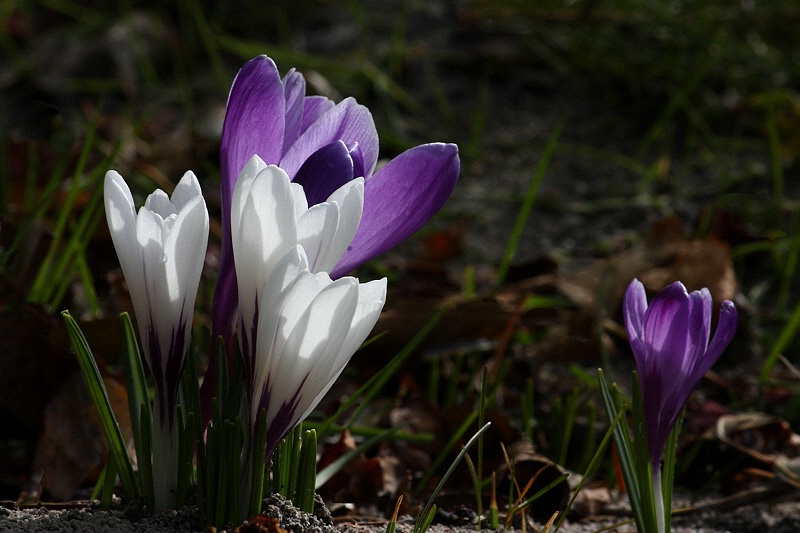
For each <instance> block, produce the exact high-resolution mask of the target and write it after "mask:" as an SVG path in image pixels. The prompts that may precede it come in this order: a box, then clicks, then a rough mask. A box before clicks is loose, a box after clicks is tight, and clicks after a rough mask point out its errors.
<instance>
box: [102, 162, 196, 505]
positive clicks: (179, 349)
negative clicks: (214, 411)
mask: <svg viewBox="0 0 800 533" xmlns="http://www.w3.org/2000/svg"><path fill="white" fill-rule="evenodd" d="M104 197H105V207H106V218H107V220H108V228H109V230H110V231H111V239H112V241H113V242H114V248H116V250H117V256H118V257H119V262H120V265H121V266H122V272H123V274H124V275H125V280H126V281H127V283H128V289H129V292H130V295H131V301H132V302H133V310H134V312H135V314H136V318H137V323H138V325H139V335H140V338H141V342H142V347H143V352H144V357H145V360H146V362H147V366H148V368H149V369H150V372H151V373H152V375H153V382H154V384H155V388H156V397H155V409H154V417H155V423H154V426H153V444H152V449H153V475H154V485H155V487H154V488H155V495H156V507H157V508H158V509H167V508H170V507H172V504H173V503H174V498H175V494H174V490H175V487H176V483H177V468H178V464H177V439H176V436H177V433H176V427H175V416H176V415H175V408H176V402H177V394H178V385H179V382H180V378H181V373H182V371H183V363H184V360H185V358H186V353H187V350H188V348H189V338H190V335H191V325H192V318H193V316H194V303H195V298H196V297H197V287H198V284H199V283H200V274H201V272H202V269H203V262H204V259H205V253H206V244H207V241H208V227H209V223H208V211H207V210H206V204H205V201H204V200H203V196H202V193H201V190H200V184H199V182H198V181H197V178H196V177H195V175H194V174H193V173H192V172H191V171H190V172H187V173H186V174H185V175H184V176H183V178H182V179H181V180H180V182H179V183H178V185H177V186H176V187H175V190H174V192H173V193H172V197H171V198H170V197H169V196H167V194H166V193H164V191H162V190H156V191H155V192H154V193H153V194H151V195H150V196H148V197H147V200H146V201H145V204H144V206H143V207H142V208H141V209H139V213H138V214H137V213H136V209H135V207H134V203H133V197H132V196H131V192H130V189H129V188H128V185H127V184H126V183H125V181H124V180H123V179H122V176H120V175H119V174H118V173H117V172H115V171H113V170H112V171H109V172H108V173H107V174H106V177H105V185H104Z"/></svg>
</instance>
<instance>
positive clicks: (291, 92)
mask: <svg viewBox="0 0 800 533" xmlns="http://www.w3.org/2000/svg"><path fill="white" fill-rule="evenodd" d="M283 94H284V98H285V100H286V126H285V131H284V134H283V149H282V150H281V153H282V154H283V153H286V151H287V150H288V149H289V147H291V146H292V145H293V144H294V142H295V141H296V140H297V138H298V137H300V134H301V133H302V131H301V127H302V121H303V107H304V103H305V96H306V80H305V78H303V75H302V74H300V73H299V72H297V71H296V70H295V69H291V70H290V71H289V72H287V73H286V76H284V78H283Z"/></svg>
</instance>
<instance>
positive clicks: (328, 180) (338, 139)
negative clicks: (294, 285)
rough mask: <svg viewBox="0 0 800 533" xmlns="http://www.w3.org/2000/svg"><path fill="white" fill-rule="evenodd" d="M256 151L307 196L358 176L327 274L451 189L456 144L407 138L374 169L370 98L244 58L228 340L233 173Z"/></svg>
mask: <svg viewBox="0 0 800 533" xmlns="http://www.w3.org/2000/svg"><path fill="white" fill-rule="evenodd" d="M253 155H257V156H259V158H261V160H262V161H263V162H264V163H266V164H267V165H277V166H278V167H280V168H281V169H283V171H284V172H285V173H286V174H287V175H288V176H289V179H290V180H291V181H292V182H293V183H298V184H300V185H302V186H303V189H304V191H305V194H306V199H307V201H308V204H309V205H314V204H318V203H321V202H324V201H325V199H326V198H328V197H330V195H331V194H332V193H333V192H334V191H336V190H337V189H339V188H340V187H342V186H343V185H344V184H346V183H347V182H349V181H352V180H354V179H356V178H359V177H363V178H364V208H363V209H364V211H363V216H362V222H361V224H360V225H359V227H358V228H357V230H356V232H355V234H354V235H353V240H352V242H351V243H350V244H349V245H348V247H347V249H346V250H345V251H344V253H343V254H342V255H341V256H340V257H339V258H338V259H337V262H336V264H335V265H333V266H331V267H330V270H329V272H330V274H331V277H333V278H338V277H341V276H342V275H344V274H346V273H348V272H350V271H351V270H353V269H354V268H356V267H357V266H359V265H361V264H362V263H364V262H365V261H367V260H368V259H370V258H372V257H375V256H376V255H378V254H381V253H383V252H385V251H387V250H389V249H390V248H392V247H394V246H396V245H397V244H399V243H400V242H402V241H403V240H405V239H406V238H407V237H408V236H409V235H411V234H412V233H414V232H415V231H417V230H418V229H419V228H420V227H422V225H423V224H425V223H426V222H427V221H428V220H429V219H430V218H431V217H432V216H433V215H434V214H435V213H436V212H437V211H438V210H439V209H440V208H441V207H442V205H443V204H444V202H445V201H446V200H447V198H448V197H449V196H450V193H451V192H452V191H453V188H454V187H455V184H456V181H457V180H458V174H459V168H460V163H459V158H458V148H457V147H456V145H454V144H443V143H432V144H423V145H420V146H417V147H415V148H411V149H409V150H407V151H405V152H403V153H401V154H400V155H398V156H397V157H395V158H394V159H392V160H391V161H389V162H388V163H387V164H385V165H384V166H383V167H381V168H380V169H379V170H378V171H375V168H376V165H377V162H378V133H377V131H376V129H375V123H374V121H373V119H372V115H371V114H370V112H369V110H368V109H367V108H366V107H364V106H363V105H360V104H358V103H357V102H356V101H355V100H354V99H353V98H345V99H344V100H342V101H341V102H339V103H338V104H334V102H332V101H331V100H329V99H327V98H325V97H323V96H306V83H305V79H304V78H303V76H302V74H300V73H299V72H297V71H295V70H294V69H292V70H290V71H289V72H288V73H287V74H286V75H285V76H284V77H283V78H281V77H280V74H279V73H278V68H277V67H276V66H275V63H274V62H273V61H272V60H271V59H270V58H269V57H267V56H259V57H256V58H255V59H252V60H250V61H249V62H247V63H246V64H245V65H244V66H243V67H242V69H241V70H240V71H239V73H238V74H237V75H236V78H235V80H234V82H233V86H232V87H231V91H230V95H229V97H228V107H227V112H226V114H225V122H224V124H223V129H222V143H221V149H220V166H221V169H220V171H221V180H222V224H223V240H222V258H221V264H220V270H219V275H218V278H217V286H216V292H215V296H214V306H213V307H214V309H213V333H214V336H215V337H216V336H222V337H223V338H224V339H225V340H226V342H227V343H228V345H229V346H230V345H231V344H232V340H233V338H234V335H233V332H234V330H235V327H236V317H237V305H238V294H239V292H238V290H237V274H236V267H235V266H234V260H233V241H232V239H231V218H230V214H231V203H232V197H233V192H234V188H235V185H236V181H237V178H238V176H239V175H240V172H242V169H244V167H245V165H246V164H247V162H248V161H250V158H251V157H253ZM208 381H209V382H210V380H208Z"/></svg>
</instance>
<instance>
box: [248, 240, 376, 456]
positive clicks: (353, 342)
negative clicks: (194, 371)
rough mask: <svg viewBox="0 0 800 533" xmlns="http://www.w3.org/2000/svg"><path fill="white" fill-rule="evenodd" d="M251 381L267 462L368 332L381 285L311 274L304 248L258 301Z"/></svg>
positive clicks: (280, 267) (291, 255)
mask: <svg viewBox="0 0 800 533" xmlns="http://www.w3.org/2000/svg"><path fill="white" fill-rule="evenodd" d="M261 296H262V297H261V302H260V307H259V313H258V325H257V328H258V329H257V331H258V340H257V344H256V350H255V353H256V364H255V374H254V376H253V388H254V391H255V394H254V397H253V398H252V400H251V404H250V413H251V416H252V417H253V419H255V416H256V414H257V413H258V411H259V410H260V409H261V408H266V410H267V457H269V456H270V455H271V454H272V452H273V451H274V449H275V446H277V445H278V443H280V441H281V440H282V439H283V438H284V437H285V436H286V434H287V433H288V432H289V431H290V430H291V429H292V428H294V426H296V425H297V423H298V422H300V421H301V420H303V419H304V418H305V417H306V416H308V415H309V414H310V413H311V411H312V410H313V409H314V407H316V405H317V404H318V403H319V401H320V400H321V399H322V397H323V396H324V395H325V393H326V392H328V390H329V389H330V387H331V386H332V385H333V383H334V381H336V378H337V377H339V374H340V373H341V372H342V370H343V369H344V367H345V365H346V364H347V363H348V361H350V358H351V357H352V356H353V354H354V353H355V351H356V350H357V349H358V347H359V346H360V345H361V343H362V342H364V340H365V339H366V337H367V335H368V334H369V333H370V331H372V328H373V327H374V326H375V322H376V321H377V320H378V316H379V315H380V312H381V309H383V304H384V302H385V301H386V278H383V279H380V280H377V281H371V282H369V283H359V282H358V280H357V279H356V278H353V277H343V278H339V279H337V280H335V281H334V280H331V277H330V275H329V274H328V273H327V272H319V273H316V274H314V273H312V272H311V271H310V270H309V265H308V259H307V258H306V254H305V251H304V249H303V247H302V246H300V245H297V246H295V247H294V248H293V249H291V250H289V252H287V253H286V254H285V255H284V256H283V258H282V259H281V260H280V261H279V262H278V264H277V265H276V266H275V268H274V269H273V270H272V272H270V275H269V277H268V278H267V282H266V284H265V285H264V292H263V293H262V295H261Z"/></svg>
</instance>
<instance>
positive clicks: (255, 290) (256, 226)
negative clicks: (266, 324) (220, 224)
mask: <svg viewBox="0 0 800 533" xmlns="http://www.w3.org/2000/svg"><path fill="white" fill-rule="evenodd" d="M237 185H238V183H237ZM234 196H236V193H234ZM232 233H233V235H234V239H233V242H232V244H233V256H234V263H235V266H236V278H237V280H238V284H239V305H240V313H241V315H242V318H243V320H244V321H245V322H247V323H251V322H252V319H253V316H254V313H255V303H256V302H257V301H258V299H259V297H260V294H261V291H262V289H263V288H264V283H265V282H266V280H267V277H268V276H269V273H270V271H271V270H272V269H273V268H274V267H275V265H276V264H277V262H278V261H279V260H280V259H281V257H283V255H284V254H285V253H286V252H287V251H288V250H290V249H291V248H292V247H294V246H295V245H296V244H297V229H296V227H295V221H294V207H293V205H292V193H291V188H290V185H289V177H288V176H287V175H286V173H285V172H283V171H282V170H281V169H279V168H278V167H275V166H268V167H266V168H264V169H263V170H262V171H261V172H259V173H258V175H257V176H256V178H255V179H254V180H252V183H251V185H250V194H249V195H248V196H247V198H246V199H245V200H244V202H243V207H242V211H241V219H240V220H239V223H238V224H237V225H236V230H234V231H233V232H232Z"/></svg>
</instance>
